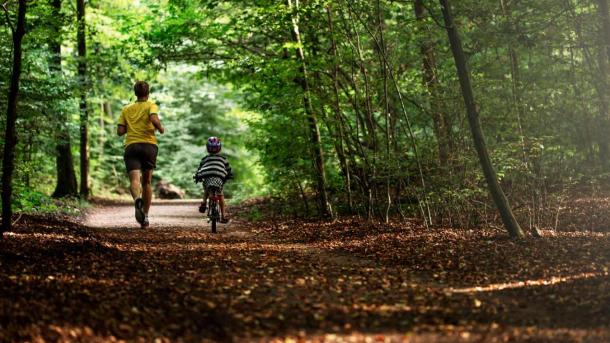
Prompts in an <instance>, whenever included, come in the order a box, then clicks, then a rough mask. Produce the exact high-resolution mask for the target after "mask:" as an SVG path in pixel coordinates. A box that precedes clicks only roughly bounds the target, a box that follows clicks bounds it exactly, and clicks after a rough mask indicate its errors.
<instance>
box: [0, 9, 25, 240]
mask: <svg viewBox="0 0 610 343" xmlns="http://www.w3.org/2000/svg"><path fill="white" fill-rule="evenodd" d="M25 11H26V0H19V9H18V10H17V27H16V28H15V30H14V31H13V71H12V74H11V84H10V86H9V91H8V99H7V109H6V132H5V135H4V156H3V161H2V229H0V239H2V234H3V233H4V232H7V231H10V229H11V226H12V222H11V220H12V216H13V209H12V208H11V203H12V195H13V171H14V170H15V146H16V145H17V134H16V130H15V124H16V122H17V98H18V96H19V79H20V77H21V54H22V51H21V42H22V40H23V36H24V35H25Z"/></svg>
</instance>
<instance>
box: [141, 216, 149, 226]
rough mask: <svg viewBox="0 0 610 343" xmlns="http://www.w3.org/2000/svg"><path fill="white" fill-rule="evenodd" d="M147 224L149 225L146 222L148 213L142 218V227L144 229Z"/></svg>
mask: <svg viewBox="0 0 610 343" xmlns="http://www.w3.org/2000/svg"><path fill="white" fill-rule="evenodd" d="M148 226H150V223H149V222H148V215H144V220H143V221H142V228H143V229H146V228H147V227H148Z"/></svg>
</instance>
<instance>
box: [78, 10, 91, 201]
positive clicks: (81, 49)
mask: <svg viewBox="0 0 610 343" xmlns="http://www.w3.org/2000/svg"><path fill="white" fill-rule="evenodd" d="M76 18H77V21H78V24H77V35H76V36H77V37H76V38H77V43H78V44H77V45H78V78H79V81H80V103H79V109H80V196H81V197H82V198H87V197H89V182H88V180H89V154H88V147H89V142H88V139H89V133H88V131H89V127H88V121H89V112H88V111H87V89H88V81H87V43H86V37H85V1H84V0H76Z"/></svg>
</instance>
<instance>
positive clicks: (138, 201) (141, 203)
mask: <svg viewBox="0 0 610 343" xmlns="http://www.w3.org/2000/svg"><path fill="white" fill-rule="evenodd" d="M135 206H136V221H137V222H138V223H140V224H142V225H143V224H144V211H143V210H142V208H143V207H144V201H142V198H137V199H136V203H135Z"/></svg>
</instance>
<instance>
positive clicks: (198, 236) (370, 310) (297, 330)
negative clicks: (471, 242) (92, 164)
mask: <svg viewBox="0 0 610 343" xmlns="http://www.w3.org/2000/svg"><path fill="white" fill-rule="evenodd" d="M197 207H198V201H196V200H195V201H155V202H154V203H153V207H152V208H151V213H150V221H151V226H150V228H148V229H140V228H139V226H138V224H137V223H136V222H135V219H134V213H133V212H134V209H133V206H132V205H131V204H129V203H126V204H113V205H98V206H96V207H95V208H93V209H91V210H90V211H89V215H88V217H87V218H86V219H85V224H86V226H87V227H88V229H87V230H83V229H82V228H73V229H71V228H67V227H55V226H52V225H51V226H44V225H43V226H39V227H25V228H24V229H23V230H21V231H16V232H11V233H8V234H7V236H8V237H9V238H10V239H9V240H7V241H6V242H5V243H4V246H3V247H2V248H3V249H0V266H1V268H2V273H0V288H1V289H3V292H1V293H0V341H79V340H80V341H100V342H106V341H117V340H127V341H161V342H166V341H167V342H169V341H187V342H190V341H193V342H200V341H204V340H206V339H211V340H215V341H265V342H266V341H270V340H274V339H277V340H279V341H281V340H283V339H285V338H286V337H291V338H293V339H296V340H303V341H308V340H311V341H356V342H358V341H397V342H402V341H410V342H456V341H462V342H480V341H490V342H494V341H498V342H501V341H507V340H517V341H519V340H522V338H524V337H534V339H533V340H532V341H542V342H545V341H554V340H560V341H574V342H579V341H591V342H597V341H608V340H610V331H609V330H608V329H607V327H606V325H605V323H606V322H605V319H604V318H606V314H605V313H606V312H604V311H607V308H608V307H607V306H605V305H606V303H607V302H608V301H609V300H610V299H607V298H602V299H601V300H600V301H598V302H596V303H584V302H583V301H579V302H578V304H580V305H579V306H580V307H575V306H572V304H571V303H567V304H566V301H571V299H572V298H570V297H567V296H563V295H561V294H572V290H573V288H574V287H578V288H579V290H580V292H581V293H582V294H595V293H596V292H601V294H608V293H607V292H604V291H605V290H606V289H608V287H610V286H609V285H608V283H606V282H605V281H604V279H603V278H600V277H599V276H597V277H592V278H588V279H574V280H568V281H569V282H562V283H557V284H554V285H551V286H548V287H546V288H540V287H538V288H524V287H521V286H520V287H517V288H514V289H511V288H507V289H501V290H499V291H495V292H489V293H481V292H479V293H477V292H475V291H468V292H451V291H450V288H449V287H450V286H451V285H450V284H443V285H439V284H438V283H434V284H433V283H431V282H428V281H426V280H424V279H420V278H416V277H414V274H413V269H410V268H409V267H405V266H404V265H400V264H392V263H389V264H386V263H383V262H382V261H380V260H379V259H374V258H366V257H363V255H362V254H356V253H350V252H346V251H345V250H342V249H336V248H332V246H336V247H348V246H350V244H358V242H360V241H361V238H363V237H358V236H344V237H343V236H342V237H343V238H342V239H339V240H336V241H333V240H330V241H328V239H329V236H331V234H330V233H332V232H336V231H334V229H332V230H330V231H328V232H327V233H325V234H320V231H322V228H321V226H325V227H326V230H329V228H330V226H329V224H328V223H308V224H307V226H308V228H304V227H303V226H304V225H303V223H300V224H299V223H287V224H285V225H284V224H282V225H283V226H282V227H283V228H284V230H285V231H287V232H290V233H291V235H290V236H295V237H293V238H288V237H282V235H280V234H279V232H277V231H273V230H269V228H273V227H274V226H273V225H275V224H272V223H268V224H261V225H259V226H255V225H253V224H251V223H246V222H240V221H238V220H233V221H232V222H231V223H230V224H228V225H220V227H219V233H218V234H211V233H210V229H209V224H208V223H207V220H205V219H204V217H203V215H201V214H200V213H198V211H197ZM310 229H311V230H310ZM351 230H356V229H355V228H351ZM312 232H317V234H312ZM316 237H317V238H316ZM378 237H381V236H378ZM376 239H377V241H379V238H376ZM321 240H326V241H327V245H328V246H325V245H324V244H322V241H321ZM389 251H391V250H387V251H386V250H384V252H389ZM606 275H607V274H606ZM532 299H533V300H532ZM583 304H585V305H583ZM583 306H584V307H583ZM34 308H35V310H33V309H34ZM558 308H561V309H562V310H561V311H558ZM533 309H535V311H534V310H533ZM583 314H584V315H588V316H589V317H590V316H591V315H592V314H595V316H596V317H594V318H596V319H594V320H589V321H587V322H586V323H583V322H582V321H577V320H575V318H580V317H583ZM534 326H535V327H536V328H537V331H535V332H531V328H532V327H534ZM532 335H533V336H532Z"/></svg>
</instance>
